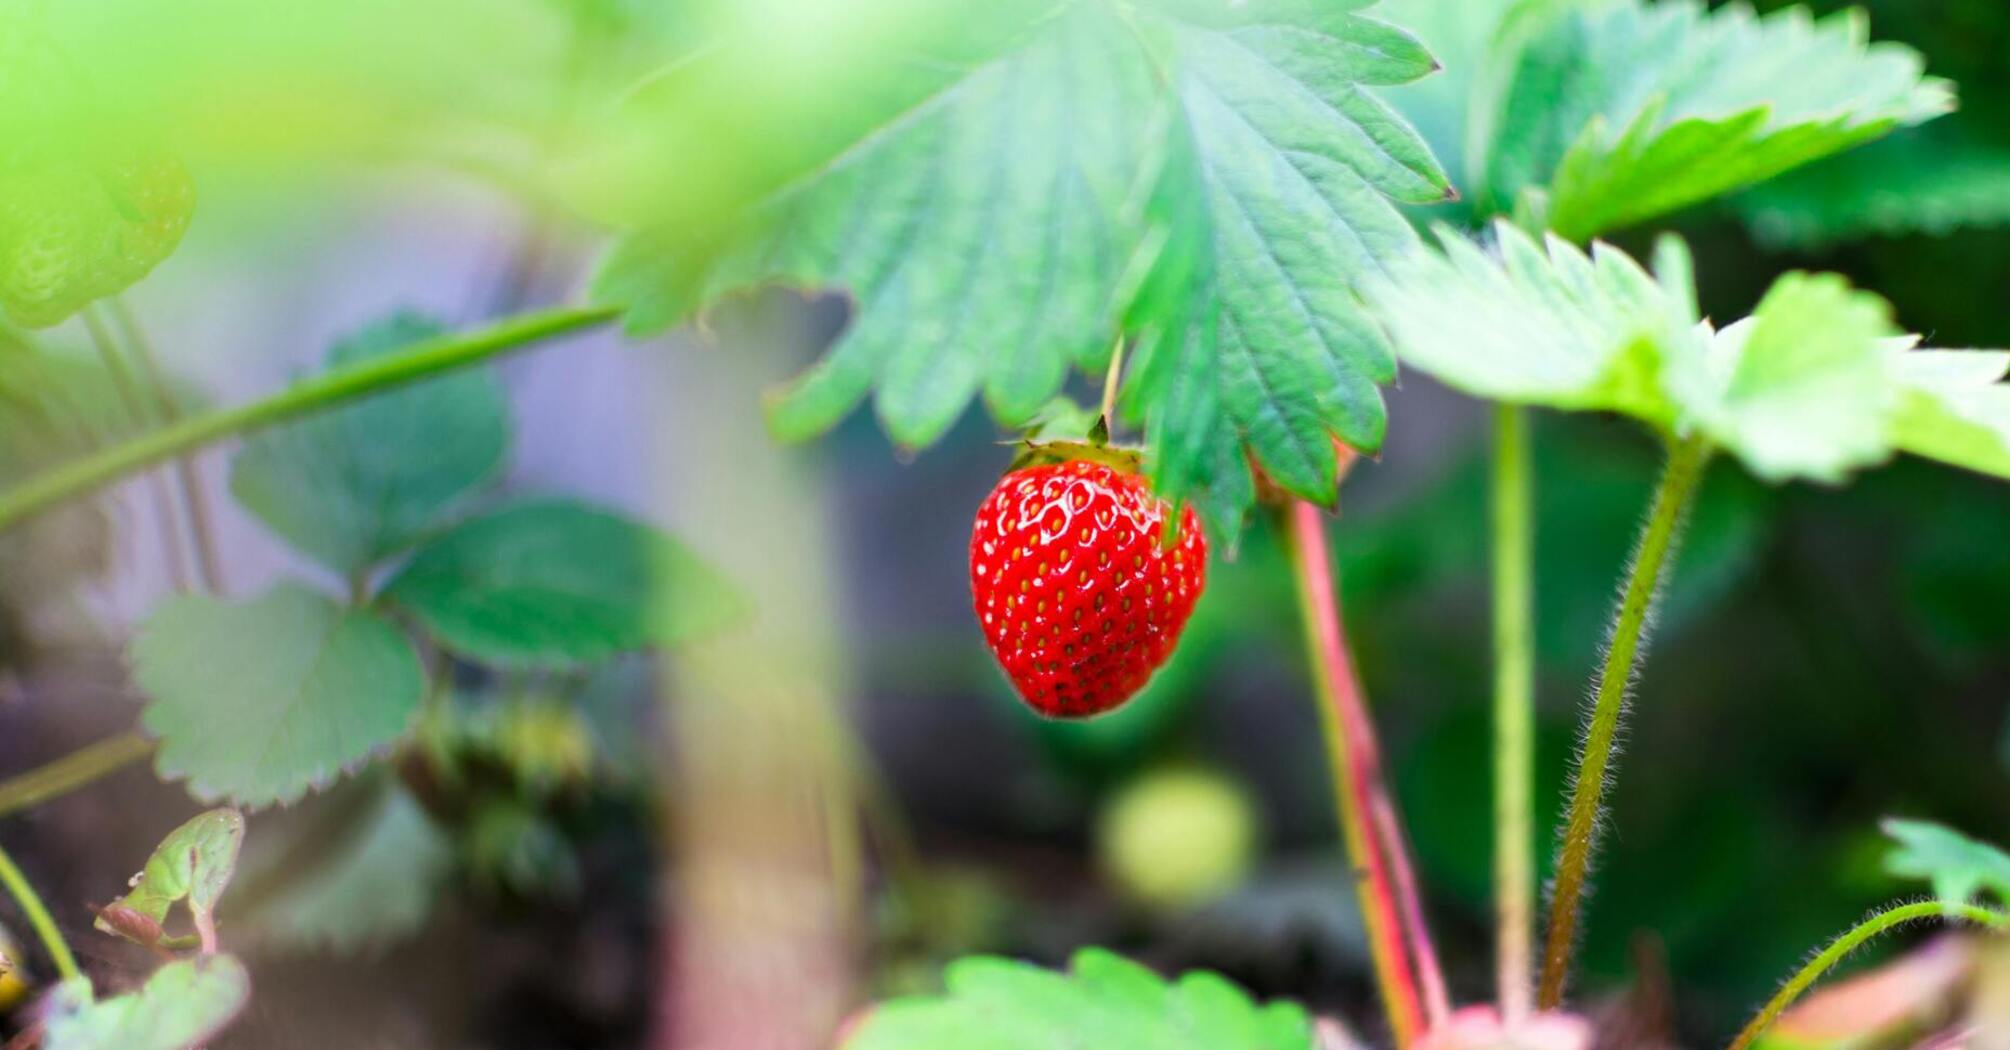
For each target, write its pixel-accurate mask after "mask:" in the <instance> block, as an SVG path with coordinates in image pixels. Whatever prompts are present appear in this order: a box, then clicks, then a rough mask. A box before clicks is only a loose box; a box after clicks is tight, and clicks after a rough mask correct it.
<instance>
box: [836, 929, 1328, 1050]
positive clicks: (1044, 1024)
mask: <svg viewBox="0 0 2010 1050" xmlns="http://www.w3.org/2000/svg"><path fill="white" fill-rule="evenodd" d="M944 980H945V983H946V984H947V986H948V992H947V994H946V995H945V996H944V997H942V998H939V999H923V998H914V999H895V1000H892V1001H890V1002H886V1003H882V1004H880V1005H879V1006H876V1007H874V1008H873V1009H872V1011H871V1012H870V1013H869V1014H868V1015H866V1017H865V1019H864V1021H863V1023H862V1024H860V1026H859V1027H858V1029H857V1030H856V1031H855V1032H854V1033H853V1034H852V1035H851V1037H850V1038H848V1039H846V1040H845V1042H844V1050H942V1048H945V1047H955V1048H956V1050H1071V1048H1076V1047H1153V1048H1156V1050H1313V1047H1314V1045H1315V1044H1314V1040H1313V1030H1312V1022H1311V1019H1310V1018H1309V1017H1307V1016H1306V1014H1305V1011H1304V1010H1302V1009H1300V1008H1299V1007H1298V1006H1296V1005H1294V1004H1291V1003H1270V1004H1267V1005H1258V1004H1257V1003H1255V1002H1254V1001H1252V1000H1251V999H1250V998H1249V996H1248V994H1247V993H1245V992H1243V991H1242V989H1240V988H1237V987H1236V986H1235V985H1233V984H1230V983H1229V982H1228V981H1227V980H1225V979H1223V978H1222V977H1220V976H1219V975H1216V974H1212V973H1207V972H1205V971H1200V972H1194V973H1189V974H1186V975H1185V976H1182V977H1181V978H1180V979H1179V980H1177V981H1174V982H1167V981H1166V980H1164V979H1163V978H1161V977H1159V976H1158V975H1157V974H1155V973H1153V972H1152V971H1150V970H1148V969H1145V968H1144V967H1142V966H1139V965H1138V964H1136V963H1133V962H1130V961H1128V960H1125V959H1122V958H1119V957H1118V956H1115V955H1112V954H1110V953H1109V952H1106V951H1102V950H1099V949H1094V948H1091V949H1086V950H1084V951H1081V952H1078V953H1076V955H1075V958H1074V960H1073V964H1072V966H1071V967H1070V969H1069V972H1067V973H1056V972H1053V971H1050V970H1043V969H1040V968H1038V967H1035V966H1029V965H1027V964H1025V963H1020V962H1014V961H1011V960H1007V959H996V958H988V957H983V956H977V957H972V958H967V959H961V960H958V961H957V962H954V963H951V964H950V965H949V969H948V971H947V973H946V974H945V975H944Z"/></svg>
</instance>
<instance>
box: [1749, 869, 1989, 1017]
mask: <svg viewBox="0 0 2010 1050" xmlns="http://www.w3.org/2000/svg"><path fill="white" fill-rule="evenodd" d="M1939 918H1944V919H1953V920H1956V921H1963V922H1972V923H1975V924H1977V925H1980V926H1987V927H1989V928H1990V929H1994V930H2005V929H2010V913H2006V912H2000V911H1994V910H1991V909H1989V908H1978V907H1975V906H1974V905H1969V904H1949V903H1946V902H1944V901H1926V902H1923V903H1918V904H1896V905H1892V906H1891V907H1888V908H1886V909H1884V910H1883V911H1880V912H1878V913H1876V914H1874V915H1872V916H1871V917H1870V918H1868V919H1865V920H1863V921H1862V922H1860V923H1857V924H1856V925H1855V926H1854V927H1851V928H1850V929H1849V930H1848V931H1847V932H1845V933H1844V934H1843V935H1842V936H1840V937H1837V938H1836V939H1835V940H1833V941H1830V942H1829V946H1828V947H1826V948H1823V949H1822V950H1821V951H1820V952H1818V953H1816V955H1815V957H1814V958H1812V959H1809V960H1808V962H1807V965H1805V966H1802V967H1801V968H1800V969H1799V970H1797V971H1795V973H1794V975H1793V976H1792V977H1789V978H1787V983H1785V984H1783V985H1781V986H1780V990H1779V991H1778V992H1776V993H1774V995H1773V997H1772V999H1770V1000H1768V1001H1767V1003H1766V1005H1765V1006H1764V1007H1763V1008H1761V1009H1760V1010H1759V1014H1758V1016H1757V1017H1754V1018H1752V1022H1751V1023H1750V1024H1748V1025H1746V1026H1745V1028H1744V1030H1743V1031H1741V1032H1739V1033H1738V1037H1737V1038H1736V1039H1733V1040H1731V1047H1730V1050H1745V1048H1746V1047H1748V1046H1750V1045H1752V1041H1753V1040H1754V1039H1757V1038H1758V1037H1759V1036H1761V1035H1763V1034H1765V1031H1766V1029H1768V1028H1771V1027H1772V1025H1773V1022H1774V1021H1777V1020H1779V1018H1780V1015H1781V1014H1782V1013H1785V1012H1786V1009H1787V1007H1789V1006H1792V1005H1793V1003H1794V1000H1795V999H1798V998H1800V996H1801V993H1802V992H1805V991H1807V990H1808V988H1809V987H1810V986H1812V985H1813V984H1814V983H1815V982H1816V981H1818V980H1821V978H1822V975H1823V974H1825V973H1827V972H1829V970H1831V969H1833V968H1834V967H1835V965H1836V964H1837V963H1839V962H1841V961H1842V960H1843V959H1844V958H1846V957H1847V956H1848V955H1849V954H1850V953H1851V952H1853V951H1856V950H1857V949H1858V948H1860V947H1862V946H1863V944H1864V942H1866V941H1868V940H1870V939H1871V938H1873V937H1876V936H1877V935H1879V934H1881V933H1884V932H1886V931H1887V930H1891V929H1893V928H1895V927H1898V926H1903V925H1905V924H1906V923H1909V922H1917V921H1919V920H1922V919H1939Z"/></svg>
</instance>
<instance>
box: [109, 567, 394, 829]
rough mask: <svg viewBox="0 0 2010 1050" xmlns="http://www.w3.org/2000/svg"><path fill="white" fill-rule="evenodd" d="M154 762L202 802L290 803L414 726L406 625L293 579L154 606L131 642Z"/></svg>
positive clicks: (134, 671) (179, 599) (253, 804)
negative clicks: (244, 595)
mask: <svg viewBox="0 0 2010 1050" xmlns="http://www.w3.org/2000/svg"><path fill="white" fill-rule="evenodd" d="M132 660H133V674H134V678H135V680H136V681H137V682H138V683H139V686H140V688H141V689H142V690H143V691H145V693H146V694H147V696H148V697H149V698H150V702H149V703H148V704H147V707H146V710H145V712H144V713H143V714H142V716H141V720H142V722H143V724H144V725H145V726H146V728H147V731H148V732H150V733H152V734H153V735H154V736H156V737H158V738H159V739H160V742H161V747H160V754H159V757H158V758H157V760H156V762H155V768H156V769H157V770H158V771H159V773H160V775H161V776H162V777H164V778H167V779H170V780H180V779H186V780H187V781H188V785H189V791H190V793H191V794H193V795H195V796H196V797H197V798H201V799H223V798H227V799H231V800H233V801H236V802H238V803H241V804H244V805H247V806H253V807H256V806H264V805H269V804H271V803H274V802H279V803H286V802H292V801H293V800H295V799H298V798H299V797H300V796H301V795H302V794H304V793H305V792H306V791H307V790H308V789H309V788H322V787H326V786H327V785H328V784H330V783H332V782H333V781H334V780H335V778H336V777H337V776H339V775H341V774H342V773H344V772H346V771H348V770H351V769H353V768H355V767H356V766H358V765H360V764H362V763H364V762H366V761H368V760H369V759H370V758H371V757H372V756H373V755H375V754H377V753H378V752H379V751H380V750H382V749H384V748H386V747H388V746H390V745H391V744H392V743H394V742H395V741H396V740H397V739H398V738H399V737H400V736H402V735H404V733H405V731H406V730H407V729H409V728H410V727H411V724H412V719H413V717H414V715H416V714H417V712H418V709H419V699H420V694H421V693H422V692H423V691H424V689H425V674H424V671H423V670H422V669H421V668H420V666H419V658H418V654H416V653H415V652H413V651H412V645H411V643H410V642H409V641H408V640H407V639H406V638H405V636H404V635H403V634H402V633H400V632H399V631H398V629H397V628H396V627H394V626H392V625H391V624H390V623H388V622H386V621H384V620H383V619H381V618H379V617H377V616H375V615H372V614H370V613H367V612H361V611H356V610H345V609H343V608H341V607H339V606H337V605H336V604H335V603H334V602H332V601H330V600H328V599H327V598H326V597H323V596H322V595H320V594H317V593H315V592H314V591H312V590H309V589H308V588H306V587H303V586H301V585H299V584H296V583H282V584H280V585H278V586H276V587H274V588H272V589H271V590H269V591H266V592H265V593H264V594H263V595H261V596H260V597H258V598H255V599H252V600H250V601H246V602H236V603H230V602H224V601H220V600H218V599H215V598H210V597H202V596H193V597H184V598H176V599H174V600H171V601H169V602H166V603H164V604H162V605H161V606H160V607H159V608H157V609H155V610H154V612H153V613H152V615H150V616H148V617H147V619H146V622H145V623H144V624H143V625H142V626H141V628H140V633H139V636H138V638H137V639H136V640H135V641H134V643H133V651H132Z"/></svg>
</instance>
